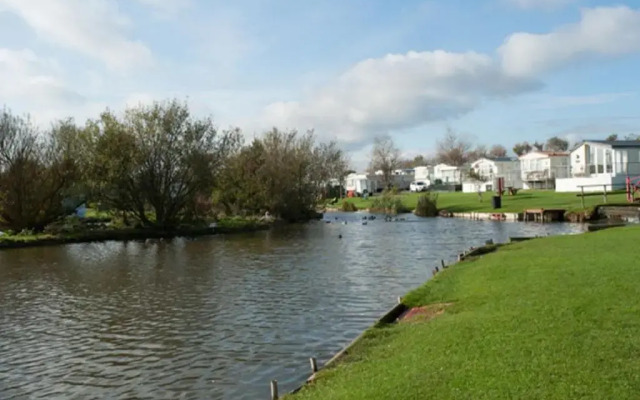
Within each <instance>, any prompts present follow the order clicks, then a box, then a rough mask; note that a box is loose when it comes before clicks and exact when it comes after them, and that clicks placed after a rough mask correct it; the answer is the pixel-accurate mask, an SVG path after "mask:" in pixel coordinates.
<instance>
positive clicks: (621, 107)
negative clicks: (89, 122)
mask: <svg viewBox="0 0 640 400" xmlns="http://www.w3.org/2000/svg"><path fill="white" fill-rule="evenodd" d="M638 70H640V1H635V0H634V1H631V0H627V1H625V2H609V1H604V0H603V1H591V0H434V1H412V0H405V1H402V2H390V1H383V0H349V1H344V0H342V1H338V0H325V1H316V2H306V1H304V2H302V1H293V0H288V1H285V0H273V1H267V0H262V1H261V0H237V1H234V2H228V1H217V0H211V1H207V0H0V103H4V104H5V105H6V106H8V107H9V108H11V109H12V110H13V111H15V112H20V113H30V114H31V115H32V117H33V118H34V120H35V121H37V123H38V124H40V125H42V126H46V125H47V124H48V123H49V122H50V121H52V120H53V119H55V118H63V117H67V116H72V117H75V118H76V120H78V121H79V122H82V121H84V120H85V119H86V118H93V117H97V116H98V115H99V113H100V111H102V110H104V109H105V108H107V107H109V108H111V109H114V110H122V109H124V108H125V107H126V106H131V105H136V104H139V103H146V102H150V101H153V100H163V99H166V98H171V97H177V98H180V99H188V101H189V103H190V105H191V106H192V109H193V110H194V113H196V114H198V115H212V116H213V117H214V119H215V120H216V121H217V123H218V124H219V125H220V126H221V127H223V128H224V127H228V126H240V127H241V128H242V129H243V130H244V132H245V134H246V135H247V136H248V137H252V136H254V135H259V134H260V132H263V131H264V130H266V129H269V128H270V127H272V126H278V127H281V128H283V129H290V128H297V129H299V130H306V129H309V128H314V129H315V131H316V133H317V135H318V136H319V137H320V138H321V139H335V140H338V141H339V142H340V143H341V144H342V145H343V146H344V148H345V149H347V150H348V151H349V152H350V154H351V158H352V161H353V163H354V165H355V166H363V165H364V164H365V163H366V158H367V154H368V152H369V150H370V144H371V142H372V140H373V138H374V137H375V136H377V135H384V134H389V135H391V136H392V137H393V138H394V140H395V141H396V143H397V145H398V146H399V147H400V148H401V149H402V151H403V153H404V154H405V155H406V156H412V155H416V154H420V153H426V154H429V153H433V151H434V148H435V143H436V140H437V139H438V138H439V137H441V136H442V135H443V133H444V132H445V131H446V129H447V128H449V127H450V128H452V129H454V130H455V131H458V132H460V133H461V134H463V135H465V136H466V137H468V138H469V139H470V140H472V141H473V142H474V143H476V144H486V145H492V144H496V143H498V144H503V145H505V146H506V147H508V148H511V147H512V145H513V144H514V143H515V142H518V141H522V140H530V141H534V140H545V139H546V138H548V137H550V136H554V135H560V136H563V137H566V138H568V139H570V140H572V141H577V140H580V139H586V138H599V137H603V136H606V135H607V134H609V133H612V132H617V133H620V134H627V133H630V132H640V129H639V125H640V113H639V112H638V110H639V109H640V107H639V106H640V97H639V96H638V89H639V87H638V86H639V85H640V83H638V82H639V80H638V78H637V76H638V73H637V72H636V71H638Z"/></svg>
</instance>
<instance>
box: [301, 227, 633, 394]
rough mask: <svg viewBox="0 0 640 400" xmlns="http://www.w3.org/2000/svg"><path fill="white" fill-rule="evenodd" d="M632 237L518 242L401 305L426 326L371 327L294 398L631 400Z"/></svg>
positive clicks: (609, 234) (613, 233)
mask: <svg viewBox="0 0 640 400" xmlns="http://www.w3.org/2000/svg"><path fill="white" fill-rule="evenodd" d="M638 239H640V227H629V228H618V229H612V230H607V231H601V232H597V233H589V234H584V235H577V236H558V237H551V238H544V239H536V240H531V241H527V242H521V243H515V244H512V245H508V246H503V247H501V248H500V249H499V250H498V251H497V252H495V253H492V254H488V255H485V256H483V257H481V258H478V259H473V260H469V261H466V262H463V263H460V264H458V265H456V266H454V267H452V268H449V269H447V270H445V271H444V272H442V273H440V274H439V275H438V276H437V277H436V278H434V279H433V280H431V281H430V282H428V283H427V284H425V285H424V286H422V287H420V288H419V289H417V290H415V291H413V292H410V293H409V294H408V295H407V296H406V297H405V300H404V302H405V303H406V304H407V305H408V306H412V307H423V306H429V305H437V304H447V305H448V306H447V307H446V310H445V311H444V312H443V313H441V315H437V316H435V317H434V318H433V319H430V320H428V321H425V322H420V321H416V322H409V323H398V324H394V325H388V326H385V327H382V328H372V329H370V330H368V331H367V333H366V334H365V335H364V337H363V340H361V341H359V342H358V343H357V344H356V345H355V346H354V348H353V349H352V351H351V352H350V354H349V355H348V356H346V357H345V359H344V361H343V362H341V363H338V364H337V365H336V366H335V367H332V368H329V369H327V370H324V371H321V372H320V373H319V374H318V379H317V380H316V381H315V382H314V383H313V384H311V385H308V386H307V387H306V388H305V389H303V390H302V391H301V392H300V393H298V394H297V395H295V396H292V397H293V398H294V399H296V400H301V399H304V400H306V399H309V400H310V399H351V400H357V399H422V398H428V399H452V398H465V399H513V398H518V399H575V398H581V399H605V398H608V399H635V398H637V393H639V392H640V341H639V340H638V337H640V304H639V303H638V301H637V298H638V295H639V294H640V288H639V287H638V284H637V283H638V282H640V268H637V264H638V260H637V255H636V254H634V252H633V251H631V250H632V249H634V248H635V245H636V243H637V242H638Z"/></svg>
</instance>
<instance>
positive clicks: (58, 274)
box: [0, 214, 582, 399]
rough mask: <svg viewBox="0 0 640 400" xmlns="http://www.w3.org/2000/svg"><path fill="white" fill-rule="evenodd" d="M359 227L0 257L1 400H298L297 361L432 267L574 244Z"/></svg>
mask: <svg viewBox="0 0 640 400" xmlns="http://www.w3.org/2000/svg"><path fill="white" fill-rule="evenodd" d="M361 216H362V214H333V215H331V216H329V217H328V218H329V219H330V220H331V222H332V223H330V224H326V223H323V222H315V223H310V224H307V225H297V226H290V227H285V228H279V229H276V230H273V231H270V232H259V233H253V234H247V235H238V236H227V237H222V236H221V237H208V238H197V239H175V240H171V241H149V242H128V243H116V242H109V243H94V244H78V245H70V246H64V247H46V248H34V249H23V250H15V251H13V250H12V251H4V252H0V337H1V338H2V341H0V398H2V399H10V398H32V397H45V398H47V397H49V398H52V397H55V398H61V399H67V398H68V399H72V398H83V399H91V398H95V399H102V398H148V399H158V398H185V399H211V398H214V399H241V398H247V399H256V398H268V397H267V396H268V382H269V380H271V379H278V380H279V382H280V386H281V390H283V391H286V390H290V389H292V388H293V387H295V386H296V385H297V384H299V383H300V382H301V381H302V380H303V379H304V378H305V377H306V375H307V372H308V365H307V360H308V357H310V356H316V357H317V358H318V359H319V361H320V362H323V361H326V360H328V359H329V358H330V357H331V356H332V354H333V353H335V352H336V351H337V350H339V349H340V348H341V347H342V346H343V345H345V344H346V343H348V341H349V340H351V339H352V338H354V337H355V336H357V335H358V334H359V333H360V332H361V331H362V330H363V329H364V328H366V327H367V326H369V325H370V324H371V323H372V322H373V321H374V320H375V319H376V318H377V317H378V316H379V315H380V313H381V312H383V311H384V310H385V309H387V308H388V307H390V306H391V305H392V304H393V303H394V299H395V298H396V297H397V296H399V295H402V294H403V293H405V292H406V291H407V290H408V289H410V288H413V287H415V286H418V285H419V284H421V283H422V282H424V281H425V280H426V279H428V277H429V275H430V272H429V271H430V270H431V269H432V268H433V267H434V266H435V265H436V263H437V262H438V261H439V260H440V259H445V260H448V261H452V260H454V259H455V255H456V254H457V253H459V252H460V251H461V250H463V249H465V248H468V247H470V246H473V245H475V246H477V245H480V244H482V243H484V241H485V240H487V239H489V238H492V239H494V240H496V241H505V240H507V239H508V237H509V236H526V235H546V234H558V233H577V232H579V231H581V229H582V228H581V227H580V226H577V225H562V224H553V225H552V224H549V225H538V224H518V223H500V222H486V221H485V222H481V221H465V220H456V219H440V218H438V219H427V220H418V219H416V218H415V217H412V216H407V221H403V222H395V223H389V222H384V221H381V220H375V221H369V222H368V224H367V225H362V223H361ZM335 217H338V220H336V219H335ZM343 221H347V224H346V225H344V224H342V222H343ZM339 235H342V239H339V238H338V236H339Z"/></svg>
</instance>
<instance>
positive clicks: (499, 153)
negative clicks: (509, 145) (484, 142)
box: [489, 144, 507, 157]
mask: <svg viewBox="0 0 640 400" xmlns="http://www.w3.org/2000/svg"><path fill="white" fill-rule="evenodd" d="M489 156H490V157H506V156H507V149H506V148H505V147H504V146H502V145H500V144H496V145H493V146H491V150H489Z"/></svg>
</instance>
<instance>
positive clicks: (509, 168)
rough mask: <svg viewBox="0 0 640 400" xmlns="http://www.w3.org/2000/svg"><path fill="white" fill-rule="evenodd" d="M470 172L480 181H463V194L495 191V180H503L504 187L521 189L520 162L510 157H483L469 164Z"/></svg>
mask: <svg viewBox="0 0 640 400" xmlns="http://www.w3.org/2000/svg"><path fill="white" fill-rule="evenodd" d="M471 171H473V172H474V175H475V176H477V177H480V178H482V179H480V180H477V179H476V180H473V179H465V182H463V184H462V191H463V192H465V193H476V192H488V191H493V190H495V189H496V186H497V183H496V182H497V179H498V178H504V187H505V188H508V187H512V188H516V189H522V177H521V174H520V160H518V159H517V158H510V157H483V158H480V159H478V160H476V161H474V162H473V163H471Z"/></svg>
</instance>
